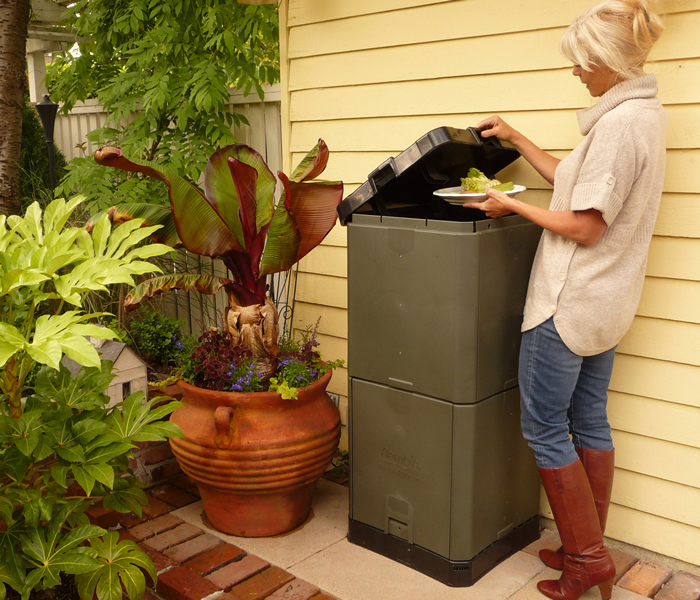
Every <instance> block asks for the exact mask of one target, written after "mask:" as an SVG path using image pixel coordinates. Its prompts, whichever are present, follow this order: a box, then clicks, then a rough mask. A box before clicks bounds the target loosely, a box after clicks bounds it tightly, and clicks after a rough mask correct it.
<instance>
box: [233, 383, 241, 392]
mask: <svg viewBox="0 0 700 600" xmlns="http://www.w3.org/2000/svg"><path fill="white" fill-rule="evenodd" d="M231 387H232V388H233V389H234V390H238V391H240V390H242V389H243V386H240V385H238V384H237V383H234V384H233V385H232V386H231Z"/></svg>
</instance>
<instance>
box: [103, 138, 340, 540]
mask: <svg viewBox="0 0 700 600" xmlns="http://www.w3.org/2000/svg"><path fill="white" fill-rule="evenodd" d="M95 160H96V161H97V162H98V163H100V164H102V165H106V166H111V167H116V168H120V169H123V170H126V171H133V172H138V173H143V174H144V175H147V176H149V177H153V178H155V179H158V180H160V181H163V182H164V183H166V184H167V186H168V192H169V199H170V207H169V208H167V207H160V206H153V205H148V204H145V205H144V204H128V205H121V206H118V207H113V208H111V209H110V210H109V211H108V213H109V215H110V218H111V219H112V220H113V221H115V222H122V221H124V220H128V219H131V218H134V217H140V218H144V219H145V221H146V222H147V223H149V224H151V225H155V224H160V225H163V228H162V229H160V230H158V231H157V232H155V233H154V234H153V236H152V237H153V239H155V240H156V241H158V242H161V243H165V244H168V245H170V246H173V247H177V246H183V247H184V248H186V249H187V250H188V251H190V252H192V253H195V254H200V255H204V256H209V257H211V258H219V259H221V260H222V261H223V262H224V264H225V265H226V267H227V268H228V270H229V272H230V274H231V276H230V278H220V277H213V276H209V275H202V274H173V275H164V276H160V277H156V278H154V279H151V280H149V281H146V282H144V283H142V284H141V285H139V286H137V287H136V288H135V289H134V291H133V292H132V293H131V294H129V296H128V297H127V298H126V306H127V308H134V307H136V306H138V304H139V303H140V302H141V301H142V300H143V299H144V298H147V297H150V296H153V295H155V294H159V293H161V292H165V291H169V290H172V289H182V290H190V289H192V288H194V289H196V290H198V291H200V292H202V293H207V294H213V293H216V292H217V291H218V290H219V289H220V288H222V287H223V288H224V289H225V290H226V292H227V294H228V298H229V306H228V307H227V309H226V313H225V319H224V321H225V323H224V327H223V330H222V332H220V333H217V334H216V335H215V334H211V335H209V336H208V338H207V337H206V336H205V339H204V340H203V341H202V343H203V345H204V348H203V349H202V351H201V353H200V357H199V361H200V363H199V367H200V369H201V368H203V367H202V363H203V362H204V363H206V364H205V367H206V368H209V369H211V372H212V376H211V377H210V378H209V379H210V380H217V379H219V380H221V381H227V382H231V381H233V380H232V377H233V376H234V373H235V375H236V381H237V380H238V378H240V377H241V376H242V375H243V378H242V381H241V383H245V389H243V387H244V386H242V385H241V384H238V385H240V387H241V389H240V390H238V391H235V390H236V388H235V387H232V386H233V384H231V386H229V387H227V388H226V389H223V388H224V387H226V386H220V387H219V388H218V389H216V385H214V386H213V387H215V389H203V388H201V387H198V386H194V385H189V384H187V383H185V382H183V383H182V384H181V388H182V391H183V403H184V406H183V407H182V408H180V409H178V410H177V411H175V412H174V413H173V414H172V416H171V420H172V421H173V422H175V423H177V424H178V425H180V427H181V428H182V430H183V432H184V434H185V438H184V439H181V440H172V441H171V445H172V448H173V452H174V454H175V456H176V457H177V459H178V461H179V462H180V465H181V467H182V469H183V471H184V472H185V473H187V474H188V475H189V476H190V477H191V478H192V479H193V480H194V481H195V482H196V483H197V485H198V487H199V490H200V493H201V496H202V500H203V503H204V509H205V511H206V514H207V516H208V518H209V521H210V522H211V523H212V525H213V526H214V527H216V528H217V529H220V530H221V531H224V532H226V533H230V534H234V535H242V536H267V535H275V534H279V533H283V532H285V531H289V530H291V529H293V528H295V527H297V526H298V525H299V524H301V523H302V522H303V521H304V520H306V518H307V517H308V515H309V512H310V508H311V498H312V494H313V490H314V488H315V486H316V482H317V481H318V479H319V478H320V476H321V475H322V474H323V472H324V470H325V468H326V466H327V465H328V464H329V463H330V461H331V459H332V456H333V454H334V452H335V450H336V448H337V445H338V441H339V438H340V415H339V412H338V409H337V407H336V406H335V404H333V403H332V401H331V400H330V399H329V397H328V395H327V394H326V392H325V390H326V386H327V385H328V381H329V380H330V377H331V370H330V369H327V368H325V367H324V366H323V364H322V363H320V362H319V361H318V360H317V359H316V358H314V357H313V356H312V354H311V351H307V352H303V351H302V352H299V348H297V349H296V350H295V352H296V353H297V356H296V358H294V357H292V356H291V355H290V356H287V355H285V356H286V357H287V358H288V359H289V358H293V363H296V364H297V366H298V365H299V363H305V364H307V366H309V365H310V364H311V363H312V362H313V361H314V360H316V362H315V363H314V364H315V365H316V366H317V369H316V370H315V371H316V377H315V378H314V379H313V380H311V381H307V382H305V384H304V385H303V386H298V387H299V388H300V389H298V390H297V388H292V387H291V386H290V385H289V383H288V382H287V383H285V382H281V383H280V381H279V380H278V379H277V378H276V377H275V375H278V374H279V372H280V367H281V368H282V371H284V368H285V367H287V366H288V365H289V361H287V363H284V364H282V363H283V361H284V360H285V358H284V357H283V356H282V355H280V347H279V344H278V336H279V330H278V314H277V309H276V307H275V305H274V303H273V301H272V299H271V298H270V297H269V296H267V276H268V275H270V274H273V273H277V272H280V271H286V270H288V269H289V268H291V267H292V265H294V264H295V263H296V262H297V261H298V260H300V259H301V258H302V257H304V256H305V255H306V254H307V253H308V252H309V251H311V250H312V249H313V248H315V247H316V246H317V245H318V244H319V243H320V242H321V241H322V240H323V238H324V237H325V236H326V235H327V234H328V232H329V231H330V230H331V229H332V227H333V225H334V224H335V222H336V208H337V206H338V204H339V203H340V201H341V199H342V194H343V185H342V183H340V182H325V181H315V178H316V177H317V176H318V175H320V174H321V173H322V172H323V170H324V169H325V167H326V164H327V162H328V148H327V146H326V144H325V143H324V142H323V141H322V140H319V143H318V144H317V145H316V146H315V147H314V148H313V149H312V150H311V152H309V153H308V154H307V156H306V157H305V158H304V159H303V160H302V161H301V163H300V164H299V166H298V167H297V168H296V169H295V170H294V172H293V173H292V175H291V176H290V177H289V178H288V177H287V176H286V175H285V174H284V173H281V172H280V173H278V176H279V182H280V184H281V188H282V192H281V198H280V200H279V203H277V204H276V203H275V190H276V187H277V180H276V178H275V177H274V175H273V174H272V172H271V171H270V169H269V168H268V167H267V165H266V164H265V161H264V160H263V158H262V157H261V156H260V154H258V153H257V152H256V151H255V150H253V149H252V148H250V147H248V146H245V145H238V144H237V145H232V146H227V147H225V148H222V149H220V150H218V151H217V152H215V153H214V154H213V155H212V156H211V157H210V159H209V162H208V164H207V167H206V169H205V174H204V183H203V186H204V193H202V192H200V191H199V189H198V188H196V187H195V186H194V185H192V184H190V183H189V182H187V181H186V180H185V179H183V178H182V177H180V176H179V175H178V174H177V173H174V172H172V171H171V170H169V169H168V168H165V167H162V166H159V165H157V164H154V163H151V162H146V161H140V160H133V159H132V160H129V159H127V158H126V157H124V155H123V154H122V152H121V150H120V149H118V148H111V147H107V148H101V149H100V150H98V151H97V152H96V154H95ZM308 343H310V344H312V346H311V347H312V348H313V341H312V340H308ZM307 359H308V360H307ZM297 360H298V362H297ZM241 369H243V370H244V371H245V372H246V373H248V375H247V378H246V377H245V376H244V373H243V372H242V371H241ZM311 370H313V369H311ZM246 381H247V382H248V383H246ZM270 383H271V384H272V387H270ZM292 389H293V390H294V391H293V392H292V391H291V390H292ZM283 396H285V397H283ZM293 396H296V399H293Z"/></svg>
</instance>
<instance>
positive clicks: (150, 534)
mask: <svg viewBox="0 0 700 600" xmlns="http://www.w3.org/2000/svg"><path fill="white" fill-rule="evenodd" d="M150 496H151V504H150V505H149V507H147V509H146V510H145V512H144V516H143V517H142V518H139V519H137V518H136V517H135V515H134V516H131V517H128V516H126V517H125V516H119V523H120V524H121V527H122V530H121V532H122V533H121V535H122V537H123V538H127V539H133V540H135V541H136V542H138V543H139V545H140V546H141V547H142V548H144V549H145V550H146V551H147V552H148V553H149V554H150V555H151V557H152V558H153V560H154V562H155V563H156V568H157V570H158V585H157V587H156V588H155V589H153V588H152V587H151V589H149V590H147V594H146V596H145V599H146V600H153V599H158V598H161V599H162V600H201V599H203V598H206V599H207V600H215V599H220V600H332V599H334V598H335V599H338V600H419V599H420V600H424V599H431V600H432V599H435V600H443V599H444V600H452V599H454V600H458V599H459V600H471V599H477V598H478V599H479V600H505V599H512V600H542V598H544V596H542V595H541V594H540V593H539V592H538V590H537V587H536V585H537V582H538V581H539V580H541V579H551V578H556V577H558V573H557V572H556V571H552V570H550V569H548V568H546V567H545V566H544V565H543V564H542V563H541V562H540V560H539V559H538V558H537V551H538V550H539V548H541V547H543V546H547V547H556V546H558V544H559V540H558V536H557V535H556V533H554V532H552V531H550V530H544V532H543V536H542V537H541V538H540V540H539V541H537V542H535V543H533V544H532V545H531V546H529V547H527V548H525V549H524V550H523V551H521V552H517V553H516V554H514V555H513V556H511V557H510V558H509V559H507V560H505V561H504V562H502V563H501V564H499V565H498V566H496V567H495V568H494V569H493V570H491V571H490V572H489V573H488V574H486V575H485V576H484V577H482V578H481V579H480V580H479V581H477V582H476V583H475V584H474V585H473V586H471V587H468V588H450V587H448V586H445V585H443V584H441V583H439V582H437V581H435V580H433V579H431V578H429V577H427V576H425V575H422V574H421V573H419V572H417V571H414V570H413V569H411V568H408V567H406V566H403V565H401V564H399V563H397V562H394V561H392V560H390V559H388V558H385V557H383V556H381V555H379V554H376V553H374V552H370V551H368V550H366V549H363V548H361V547H358V546H356V545H354V544H350V543H349V542H348V541H347V539H346V536H347V518H348V489H347V487H345V486H342V485H338V484H336V483H332V482H331V481H328V480H326V479H321V481H320V482H319V485H318V489H317V492H316V495H315V497H314V505H313V513H312V516H311V518H310V519H309V520H308V521H307V522H306V523H305V524H304V525H302V526H301V527H300V528H298V529H296V530H295V531H293V532H291V533H289V534H286V535H282V536H277V537H273V538H240V537H233V536H229V535H226V534H223V533H221V532H219V531H217V530H215V529H213V528H212V527H211V526H210V525H209V523H208V521H207V520H206V517H204V516H203V514H204V513H203V509H202V504H201V501H200V500H198V498H197V492H196V488H195V487H194V486H193V484H192V482H191V481H190V480H189V479H188V478H186V477H180V478H179V479H176V480H174V481H173V482H171V483H168V484H165V485H162V486H159V487H157V488H154V489H153V490H151V491H150ZM106 516H107V515H105V517H106ZM112 516H114V515H112ZM98 518H99V517H98ZM104 524H105V525H106V524H107V523H104ZM612 552H613V556H614V558H615V561H616V564H617V566H618V581H617V583H616V586H615V589H614V592H613V598H614V599H615V600H642V599H643V598H654V599H655V600H698V598H700V577H698V576H697V575H694V574H691V573H687V572H684V571H678V572H675V573H674V572H673V570H672V569H671V568H668V567H667V566H665V565H661V564H658V563H655V562H652V561H649V560H643V559H642V560H639V559H637V558H635V557H633V556H631V555H629V554H626V553H624V552H621V551H619V550H613V551H612ZM151 585H152V582H151ZM582 598H583V600H597V599H598V598H600V594H599V592H598V589H597V588H594V589H592V590H589V591H588V592H587V593H586V594H585V595H584V596H582Z"/></svg>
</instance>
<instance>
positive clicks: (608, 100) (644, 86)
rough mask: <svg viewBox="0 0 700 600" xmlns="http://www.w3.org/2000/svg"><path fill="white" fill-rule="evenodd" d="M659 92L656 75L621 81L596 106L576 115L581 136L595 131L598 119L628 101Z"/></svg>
mask: <svg viewBox="0 0 700 600" xmlns="http://www.w3.org/2000/svg"><path fill="white" fill-rule="evenodd" d="M658 91H659V86H658V83H657V81H656V75H642V76H641V77H636V78H634V79H627V80H626V81H621V82H620V83H618V84H617V85H615V86H614V87H612V88H610V89H609V90H608V91H607V92H605V93H604V94H603V95H602V96H601V97H600V99H599V100H598V102H597V103H596V104H595V105H594V106H591V107H590V108H586V109H584V110H580V111H578V113H576V116H577V117H578V125H579V129H580V130H581V135H588V132H589V131H590V130H591V129H593V126H594V125H595V124H596V123H597V122H598V119H600V117H602V116H603V115H604V114H605V113H606V112H608V111H611V110H612V109H613V108H615V107H616V106H618V105H619V104H622V103H623V102H625V101H626V100H633V99H637V98H653V97H654V96H656V94H657V93H658Z"/></svg>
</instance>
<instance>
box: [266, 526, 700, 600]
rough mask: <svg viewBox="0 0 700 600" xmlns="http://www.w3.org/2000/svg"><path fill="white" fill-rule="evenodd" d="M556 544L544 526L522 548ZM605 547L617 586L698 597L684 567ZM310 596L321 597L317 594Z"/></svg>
mask: <svg viewBox="0 0 700 600" xmlns="http://www.w3.org/2000/svg"><path fill="white" fill-rule="evenodd" d="M559 546H561V541H560V540H559V535H558V534H557V532H556V531H552V530H551V529H544V530H543V531H542V535H541V537H540V539H538V540H536V541H535V542H533V543H532V544H530V545H529V546H527V547H526V548H523V552H526V553H528V554H532V555H533V556H537V554H538V552H539V551H540V550H541V549H542V548H550V549H557V548H559ZM609 550H610V554H611V555H612V558H613V560H614V561H615V568H616V570H617V574H616V576H615V585H616V586H617V587H620V588H623V589H626V590H628V591H630V592H634V593H635V594H639V595H641V596H646V597H647V598H653V600H700V577H698V576H696V575H692V574H691V573H686V572H685V571H678V572H677V573H675V574H674V573H673V571H672V570H671V569H670V568H668V567H667V566H665V565H661V564H658V563H655V562H653V561H650V560H646V559H638V558H636V557H634V556H632V555H630V554H626V553H624V552H621V551H620V550H616V549H613V548H610V549H609ZM273 600H274V599H273ZM314 600H325V598H324V597H323V596H322V595H321V596H317V597H315V598H314Z"/></svg>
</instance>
